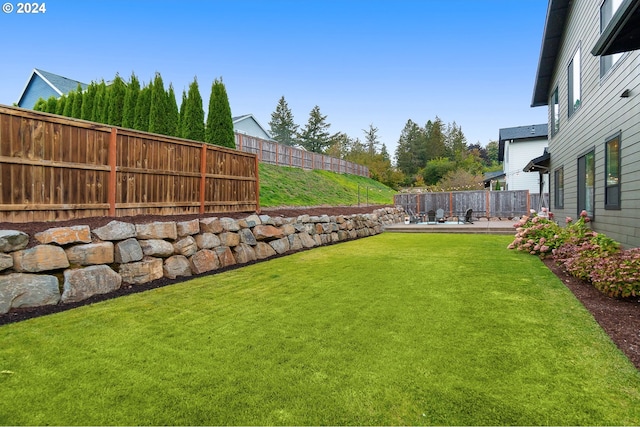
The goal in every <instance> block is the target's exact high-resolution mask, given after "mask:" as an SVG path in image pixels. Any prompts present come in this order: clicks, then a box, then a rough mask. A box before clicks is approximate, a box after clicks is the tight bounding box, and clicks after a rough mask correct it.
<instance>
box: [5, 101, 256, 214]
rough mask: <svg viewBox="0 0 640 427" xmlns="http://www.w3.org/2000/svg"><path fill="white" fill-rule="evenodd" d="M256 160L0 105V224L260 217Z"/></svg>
mask: <svg viewBox="0 0 640 427" xmlns="http://www.w3.org/2000/svg"><path fill="white" fill-rule="evenodd" d="M257 165H258V162H257V157H256V156H255V155H253V154H250V153H243V152H240V151H236V150H230V149H227V148H223V147H218V146H212V145H208V144H203V143H198V142H194V141H188V140H182V139H178V138H172V137H167V136H162V135H156V134H150V133H146V132H139V131H134V130H129V129H122V128H117V127H111V126H107V125H101V124H97V123H91V122H86V121H82V120H75V119H68V118H65V117H60V116H56V115H52V114H46V113H40V112H35V111H30V110H24V109H19V108H13V107H5V106H0V221H9V222H29V221H52V220H62V219H73V218H83V217H94V216H113V217H120V216H132V215H142V214H159V215H170V214H194V213H195V214H197V213H200V214H202V213H210V212H249V211H254V212H255V211H259V209H260V206H259V180H258V170H257V169H258V168H257Z"/></svg>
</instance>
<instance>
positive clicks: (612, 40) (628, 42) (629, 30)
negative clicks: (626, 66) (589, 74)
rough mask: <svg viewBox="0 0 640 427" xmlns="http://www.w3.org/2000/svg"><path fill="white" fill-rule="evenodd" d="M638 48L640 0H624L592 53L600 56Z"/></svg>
mask: <svg viewBox="0 0 640 427" xmlns="http://www.w3.org/2000/svg"><path fill="white" fill-rule="evenodd" d="M636 49H640V0H624V1H623V2H622V3H621V4H620V6H619V7H618V10H616V13H615V14H614V15H613V16H612V17H611V21H609V23H608V24H607V27H606V28H605V29H603V30H602V34H601V35H600V38H599V39H598V41H597V42H596V45H595V46H594V48H593V50H591V53H592V54H593V55H596V56H600V55H611V54H613V53H619V52H627V51H630V50H636Z"/></svg>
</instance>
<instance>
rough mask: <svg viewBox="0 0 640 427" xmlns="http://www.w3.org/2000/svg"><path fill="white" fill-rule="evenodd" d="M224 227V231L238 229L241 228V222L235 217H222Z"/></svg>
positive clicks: (221, 221)
mask: <svg viewBox="0 0 640 427" xmlns="http://www.w3.org/2000/svg"><path fill="white" fill-rule="evenodd" d="M220 223H221V224H222V229H223V230H224V231H232V232H233V231H238V230H240V224H238V221H236V220H235V219H233V218H220Z"/></svg>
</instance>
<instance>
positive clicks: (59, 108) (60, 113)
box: [56, 95, 67, 116]
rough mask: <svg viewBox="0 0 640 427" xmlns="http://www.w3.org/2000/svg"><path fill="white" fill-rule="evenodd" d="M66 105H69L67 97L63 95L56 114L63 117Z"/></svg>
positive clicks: (59, 99)
mask: <svg viewBox="0 0 640 427" xmlns="http://www.w3.org/2000/svg"><path fill="white" fill-rule="evenodd" d="M66 104H67V97H66V96H65V95H62V96H61V97H60V98H58V105H57V107H56V114H58V115H59V116H62V114H63V113H64V107H65V105H66Z"/></svg>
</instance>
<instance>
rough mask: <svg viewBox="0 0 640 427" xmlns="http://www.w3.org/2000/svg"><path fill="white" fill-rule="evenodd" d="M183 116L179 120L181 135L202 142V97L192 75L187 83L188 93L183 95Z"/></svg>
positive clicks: (203, 133) (203, 132) (203, 131)
mask: <svg viewBox="0 0 640 427" xmlns="http://www.w3.org/2000/svg"><path fill="white" fill-rule="evenodd" d="M182 104H183V106H182V114H183V117H182V118H181V121H180V127H181V135H180V136H181V137H182V138H186V139H192V140H194V141H203V142H204V140H205V139H204V135H205V129H204V108H203V107H202V97H201V96H200V89H199V88H198V80H197V79H196V78H195V77H194V79H193V82H192V83H191V84H190V85H189V94H188V95H184V92H183V101H182Z"/></svg>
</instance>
